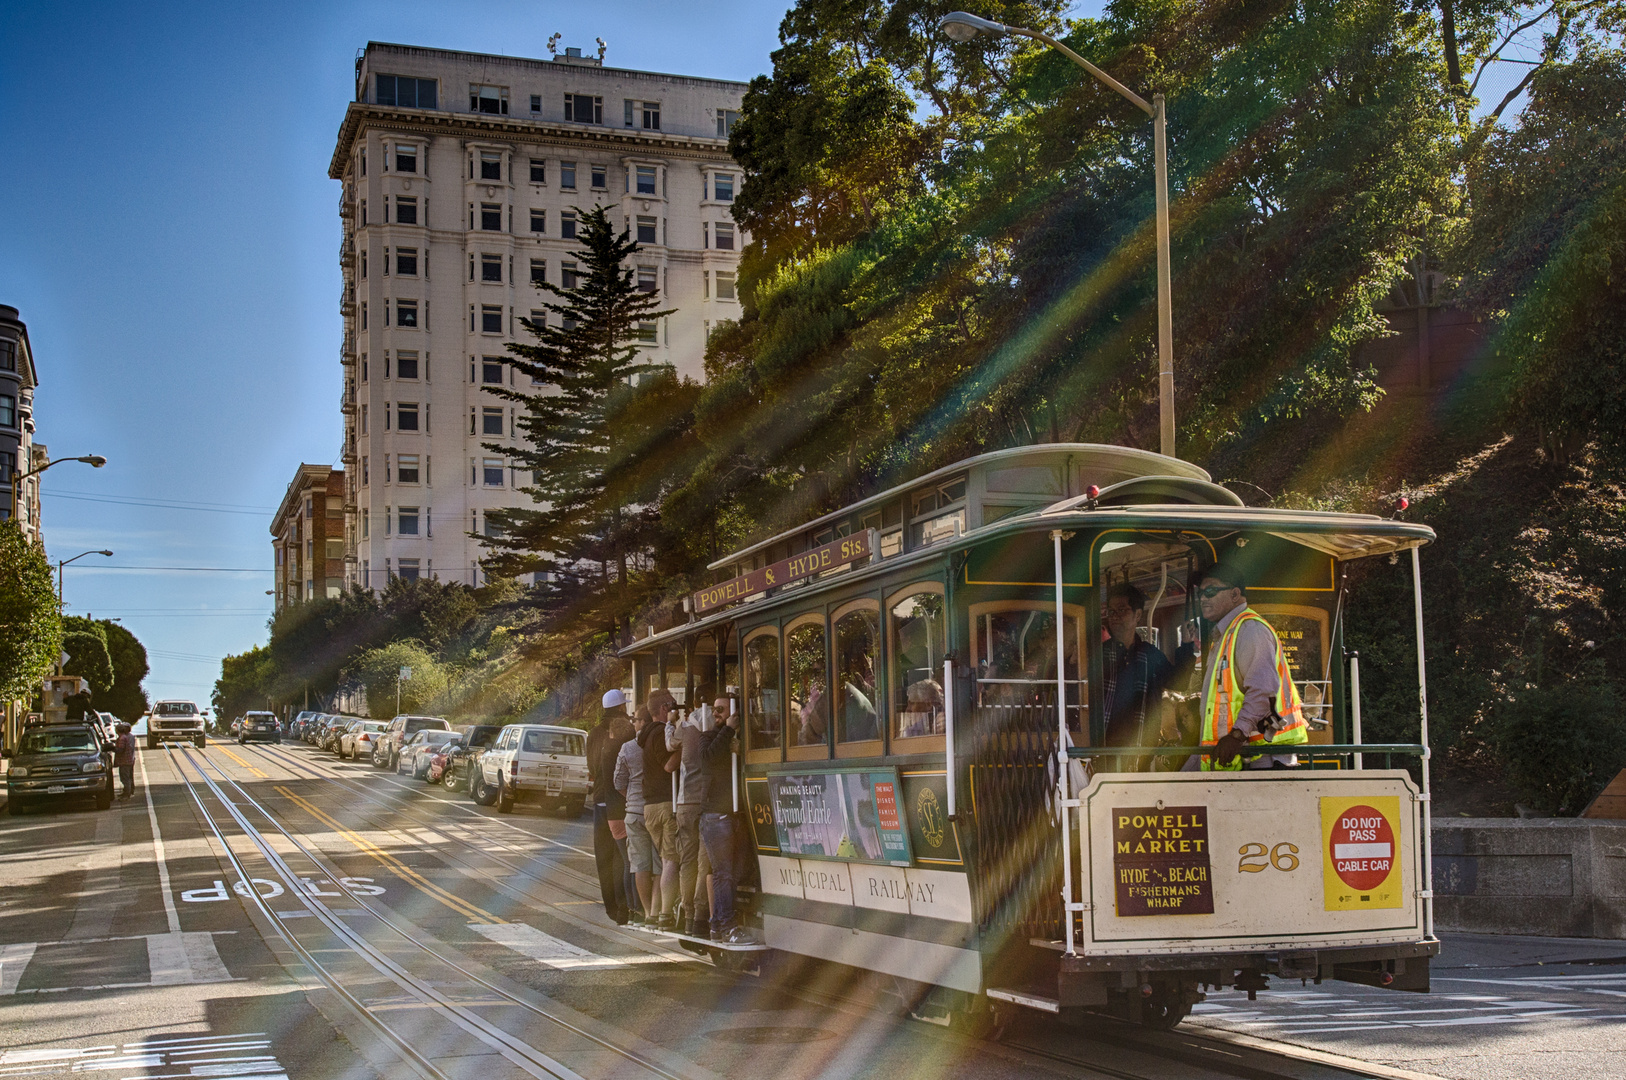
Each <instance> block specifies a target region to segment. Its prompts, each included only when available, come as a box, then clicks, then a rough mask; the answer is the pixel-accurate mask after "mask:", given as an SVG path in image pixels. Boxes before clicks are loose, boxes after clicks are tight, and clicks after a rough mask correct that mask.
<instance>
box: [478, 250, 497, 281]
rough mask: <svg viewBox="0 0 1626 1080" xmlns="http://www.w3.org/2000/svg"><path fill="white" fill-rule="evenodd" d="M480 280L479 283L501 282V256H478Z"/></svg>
mask: <svg viewBox="0 0 1626 1080" xmlns="http://www.w3.org/2000/svg"><path fill="white" fill-rule="evenodd" d="M480 280H481V281H496V282H501V281H502V256H501V255H481V256H480Z"/></svg>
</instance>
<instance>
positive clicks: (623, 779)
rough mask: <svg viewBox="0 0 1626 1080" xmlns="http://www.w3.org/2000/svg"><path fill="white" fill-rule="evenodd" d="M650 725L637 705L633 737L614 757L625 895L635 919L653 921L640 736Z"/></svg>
mask: <svg viewBox="0 0 1626 1080" xmlns="http://www.w3.org/2000/svg"><path fill="white" fill-rule="evenodd" d="M650 728H651V723H650V719H649V706H648V705H640V706H638V711H637V713H635V714H634V715H633V718H632V730H633V737H632V738H630V739H628V740H627V741H626V742H624V743H622V744H621V752H620V753H618V754H617V755H616V757H615V789H616V790H617V791H619V792H620V793H621V797H622V798H623V799H625V800H626V804H627V818H626V823H627V877H628V879H629V881H628V893H627V896H628V898H629V899H630V898H631V897H633V896H637V898H638V911H636V912H634V913H633V915H632V922H634V923H643V922H654V921H655V919H654V916H653V915H648V912H649V910H650V907H649V881H650V871H651V869H652V866H653V855H654V852H653V850H652V844H651V841H650V838H649V829H648V828H646V827H645V825H644V745H643V737H644V736H645V735H647V734H648V733H649V731H650ZM646 916H647V918H646Z"/></svg>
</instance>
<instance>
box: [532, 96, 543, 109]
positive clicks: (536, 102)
mask: <svg viewBox="0 0 1626 1080" xmlns="http://www.w3.org/2000/svg"><path fill="white" fill-rule="evenodd" d="M541 111H542V95H541V94H532V95H531V112H532V113H539V112H541Z"/></svg>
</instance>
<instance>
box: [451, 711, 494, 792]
mask: <svg viewBox="0 0 1626 1080" xmlns="http://www.w3.org/2000/svg"><path fill="white" fill-rule="evenodd" d="M502 730H503V729H502V728H500V727H498V726H497V725H496V724H470V725H469V726H468V727H465V728H464V729H463V737H462V738H461V739H459V740H458V741H457V745H456V746H449V747H447V748H446V768H445V771H444V772H443V773H442V774H441V777H440V779H441V781H442V783H444V784H445V785H446V790H447V791H457V790H459V789H461V788H462V787H463V785H465V784H467V783H469V781H470V780H471V779H472V778H473V776H474V769H475V766H476V765H477V764H478V763H479V761H480V755H481V754H483V753H485V752H486V751H487V750H488V749H490V747H491V744H492V743H494V742H496V741H497V738H498V736H500V735H501V734H502Z"/></svg>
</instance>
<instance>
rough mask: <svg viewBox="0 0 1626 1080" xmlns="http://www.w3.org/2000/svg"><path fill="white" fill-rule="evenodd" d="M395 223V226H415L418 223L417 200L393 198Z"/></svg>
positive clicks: (405, 197)
mask: <svg viewBox="0 0 1626 1080" xmlns="http://www.w3.org/2000/svg"><path fill="white" fill-rule="evenodd" d="M395 223H396V224H397V225H416V224H417V223H418V199H417V197H416V196H413V197H411V198H408V197H407V196H405V195H397V196H396V197H395Z"/></svg>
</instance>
